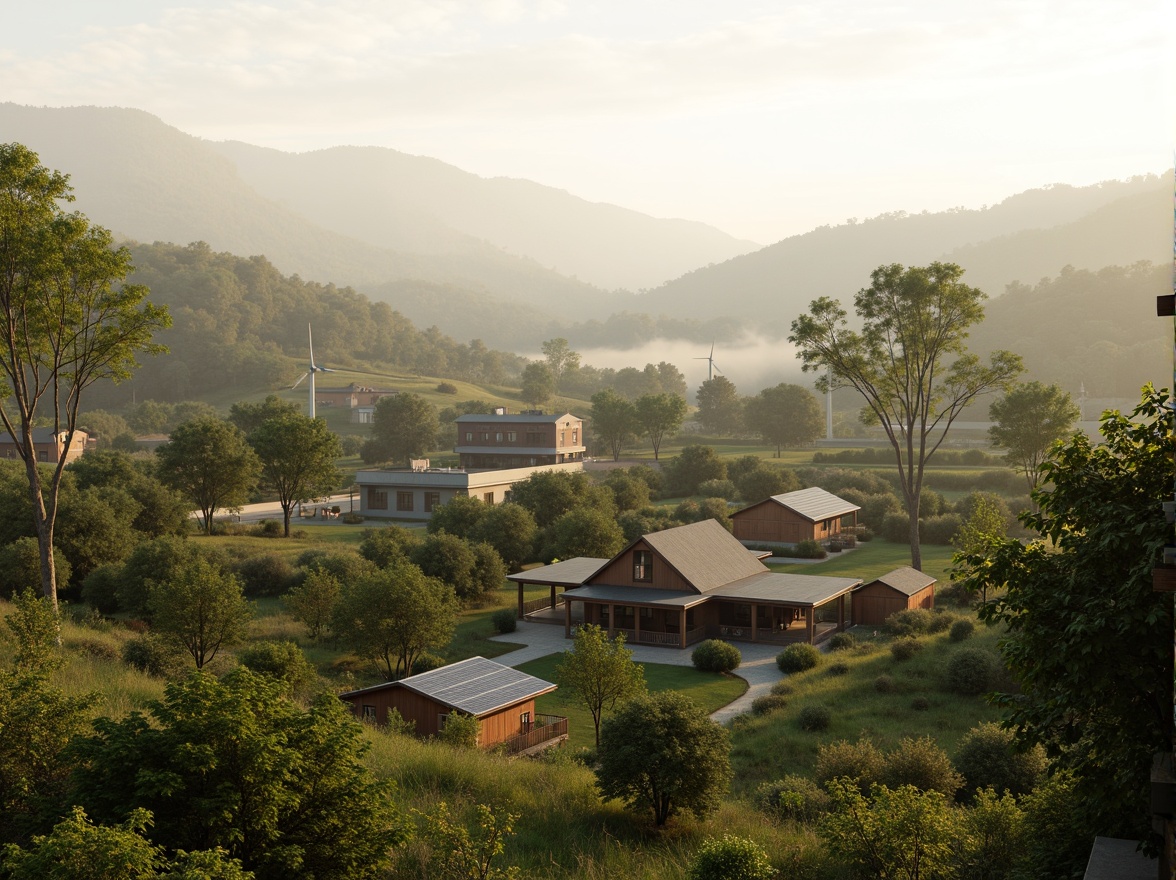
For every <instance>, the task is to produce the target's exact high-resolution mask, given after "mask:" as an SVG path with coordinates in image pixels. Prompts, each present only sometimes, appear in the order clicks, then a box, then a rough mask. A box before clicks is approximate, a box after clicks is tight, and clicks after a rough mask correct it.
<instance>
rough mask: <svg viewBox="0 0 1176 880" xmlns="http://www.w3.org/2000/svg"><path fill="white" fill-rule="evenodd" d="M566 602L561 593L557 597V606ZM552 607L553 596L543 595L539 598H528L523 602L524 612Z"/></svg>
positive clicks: (528, 612) (529, 612)
mask: <svg viewBox="0 0 1176 880" xmlns="http://www.w3.org/2000/svg"><path fill="white" fill-rule="evenodd" d="M563 603H564V597H563V594H562V593H560V594H558V595H557V596H556V597H555V607H556V608H559V607H561V606H562V605H563ZM550 607H551V597H550V596H543V597H542V598H539V599H528V600H527V601H526V602H524V603H523V614H531V613H532V612H534V611H542V610H543V609H544V608H550Z"/></svg>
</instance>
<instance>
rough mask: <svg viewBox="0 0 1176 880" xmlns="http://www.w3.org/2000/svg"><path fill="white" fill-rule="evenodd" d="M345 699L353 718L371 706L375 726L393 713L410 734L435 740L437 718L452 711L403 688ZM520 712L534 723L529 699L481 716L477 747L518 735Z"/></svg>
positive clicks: (382, 722)
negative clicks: (409, 723) (410, 728)
mask: <svg viewBox="0 0 1176 880" xmlns="http://www.w3.org/2000/svg"><path fill="white" fill-rule="evenodd" d="M347 699H348V702H349V703H351V704H352V705H353V706H355V711H354V714H355V717H356V718H362V717H363V707H364V706H375V707H376V723H377V724H387V723H388V711H389V710H390V709H396V710H397V711H399V712H400V714H401V716H402V717H403V718H404V720H405V721H413V722H415V723H416V727H415V728H414V729H413V732H414V733H415V734H416V735H417V736H419V737H426V736H436V735H437V733H438V732H439V731H440V724H439V721H440V716H442V715H448V714H449V713H450V712H452V711H453V710H452V709H450V708H449V707H448V706H445V705H443V704H441V703H438V702H436V701H435V700H431V699H429V698H428V697H425V696H422V695H420V694H418V693H415V692H413V691H410V690H409V689H408V688H403V687H395V688H388V689H387V690H384V691H376V692H373V693H368V694H358V695H356V696H354V697H349V698H347ZM524 712H530V713H531V719H532V720H534V719H535V701H534V700H533V699H532V700H527V701H525V702H522V703H516V704H515V705H514V706H508V707H507V708H505V709H502V710H500V711H499V712H496V713H494V714H491V715H487V716H485V717H484V718H483V719H482V732H481V735H480V737H479V741H478V744H479V745H481V746H490V745H494V744H495V743H500V742H502V741H503V740H506V739H510V738H511V737H512V736H517V735H518V734H520V733H522V732H523V729H522V725H521V724H520V723H519V718H520V716H521V715H522V713H524Z"/></svg>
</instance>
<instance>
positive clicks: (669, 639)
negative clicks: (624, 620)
mask: <svg viewBox="0 0 1176 880" xmlns="http://www.w3.org/2000/svg"><path fill="white" fill-rule="evenodd" d="M616 633H624V634H625V641H626V642H628V643H629V644H631V645H661V646H664V647H667V648H676V647H678V644H679V642H680V638H681V637H680V636H679V635H678V633H671V632H653V631H648V630H641V634H640V635H638V634H637V631H636V630H632V629H621V628H620V627H616V628H614V629H613V634H614V635H615V634H616ZM704 638H706V629H705V627H701V626H696V627H694V628H693V629H688V630H686V644H687V645H693V644H694V643H695V642H700V641H702V640H703V639H704Z"/></svg>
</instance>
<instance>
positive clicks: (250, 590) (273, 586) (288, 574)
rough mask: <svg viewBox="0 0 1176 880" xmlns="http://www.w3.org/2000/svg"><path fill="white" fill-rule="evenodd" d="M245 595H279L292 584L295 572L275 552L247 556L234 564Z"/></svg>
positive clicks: (252, 596) (295, 575) (253, 596)
mask: <svg viewBox="0 0 1176 880" xmlns="http://www.w3.org/2000/svg"><path fill="white" fill-rule="evenodd" d="M234 570H235V571H236V573H237V577H239V578H240V579H241V585H242V587H243V588H244V590H245V595H246V596H249V597H251V598H256V597H258V596H280V595H282V594H283V593H285V592H286V591H287V590H289V589H290V587H292V586H293V585H294V582H295V578H296V577H297V572H295V570H294V566H292V565H291V564H290V563H289V562H287V561H286V560H285V558H283V557H281V556H279V555H277V554H276V553H258V554H256V555H255V556H248V557H246V558H245V559H242V560H241V561H240V562H238V563H237V564H236V566H234Z"/></svg>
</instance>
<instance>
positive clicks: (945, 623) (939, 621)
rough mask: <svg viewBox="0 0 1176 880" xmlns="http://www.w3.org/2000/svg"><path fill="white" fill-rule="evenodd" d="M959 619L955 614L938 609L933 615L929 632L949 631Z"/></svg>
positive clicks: (928, 627) (928, 628)
mask: <svg viewBox="0 0 1176 880" xmlns="http://www.w3.org/2000/svg"><path fill="white" fill-rule="evenodd" d="M956 620H957V618H956V616H955V615H954V614H948V613H945V612H942V611H937V612H935V613H934V614H932V615H931V623H930V624H929V625H928V626H927V632H929V633H941V632H947V631H948V630H949V629H951V625H952V624H953V623H955V622H956Z"/></svg>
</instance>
